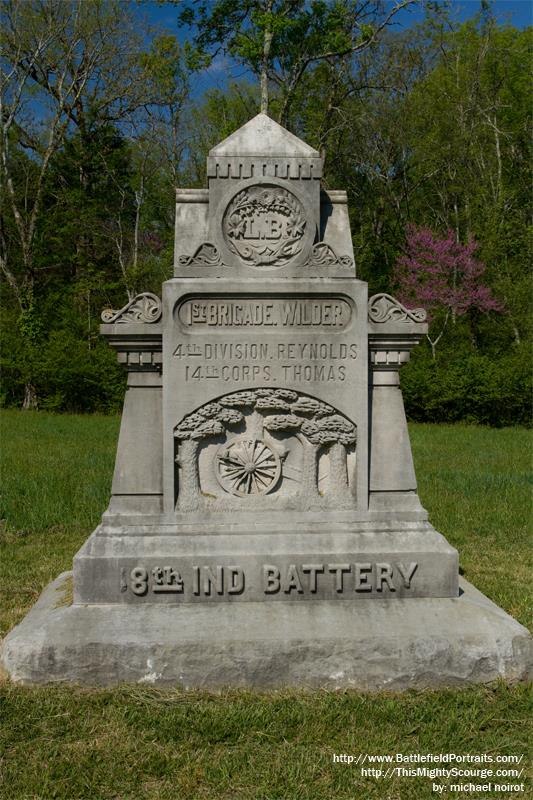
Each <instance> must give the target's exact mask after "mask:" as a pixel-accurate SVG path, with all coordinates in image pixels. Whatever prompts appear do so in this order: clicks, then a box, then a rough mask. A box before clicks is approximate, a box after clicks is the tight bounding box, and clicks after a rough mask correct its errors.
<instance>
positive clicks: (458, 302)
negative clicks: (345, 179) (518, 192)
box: [394, 225, 504, 358]
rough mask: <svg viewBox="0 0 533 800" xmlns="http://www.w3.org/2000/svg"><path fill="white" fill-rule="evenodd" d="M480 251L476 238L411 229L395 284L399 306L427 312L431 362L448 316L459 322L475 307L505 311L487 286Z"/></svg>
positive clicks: (425, 229)
mask: <svg viewBox="0 0 533 800" xmlns="http://www.w3.org/2000/svg"><path fill="white" fill-rule="evenodd" d="M477 248H478V244H477V242H476V241H475V240H474V239H471V240H470V241H469V242H468V244H461V243H460V242H457V241H456V238H455V234H454V233H453V231H451V230H449V231H448V233H447V234H446V236H444V237H441V238H438V237H437V236H435V234H434V233H433V231H431V230H430V229H429V228H419V227H417V226H416V225H409V226H408V227H407V242H406V248H405V252H404V254H403V255H402V256H400V258H398V260H397V261H396V264H395V267H394V280H395V283H396V285H397V286H398V292H397V295H398V299H399V300H400V302H401V303H403V304H404V305H405V306H406V307H407V308H413V307H415V306H422V307H423V308H425V309H426V310H427V312H428V320H429V322H430V332H429V334H428V337H427V338H428V341H429V343H430V345H431V352H432V354H433V358H435V350H436V347H437V344H438V343H439V341H440V340H441V338H442V336H443V334H444V331H445V330H446V326H447V325H448V322H449V320H450V318H451V319H452V321H454V322H455V318H456V316H461V315H462V314H466V313H467V312H468V311H471V310H473V309H477V310H478V311H482V312H485V313H487V312H489V311H497V312H501V311H503V310H504V309H503V305H502V304H501V303H500V302H499V301H498V300H496V298H495V297H493V295H492V292H491V290H490V288H489V287H488V286H485V285H484V283H483V273H484V272H485V265H484V264H483V263H482V262H481V261H478V259H476V258H475V252H476V250H477Z"/></svg>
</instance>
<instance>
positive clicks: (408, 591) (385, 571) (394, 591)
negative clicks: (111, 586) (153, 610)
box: [117, 555, 423, 602]
mask: <svg viewBox="0 0 533 800" xmlns="http://www.w3.org/2000/svg"><path fill="white" fill-rule="evenodd" d="M419 575H420V565H419V563H418V561H413V560H405V561H399V560H394V561H393V560H390V561H389V560H384V559H383V560H380V561H372V560H365V561H360V560H357V559H354V558H353V557H352V558H350V556H347V555H345V556H344V558H339V555H337V556H331V557H330V558H324V557H322V558H316V556H315V557H312V556H311V557H309V558H308V559H306V560H304V561H302V560H301V558H300V559H298V558H297V557H291V556H288V557H285V558H284V559H283V562H280V561H279V560H276V559H272V560H265V561H263V562H257V563H255V564H250V563H249V562H247V563H240V564H237V563H232V564H229V563H223V564H221V563H213V562H209V563H207V562H205V561H202V560H201V559H198V561H197V562H196V563H194V562H193V561H191V560H182V561H176V562H173V563H172V564H170V563H161V564H155V565H151V564H146V563H142V564H141V563H139V564H136V565H135V566H134V567H132V568H130V567H122V568H121V569H120V572H119V576H118V577H119V580H118V582H117V586H119V588H120V592H121V593H122V594H126V595H128V597H130V598H131V595H133V596H134V597H137V598H144V599H145V600H147V601H148V602H154V601H157V600H158V599H161V598H160V597H158V596H159V595H167V602H168V600H169V598H170V601H171V602H172V600H174V601H175V602H194V601H202V600H215V601H216V600H219V601H220V600H237V599H239V600H251V601H256V600H258V599H265V600H269V599H270V600H287V599H293V598H295V599H300V600H315V599H335V598H337V599H355V598H357V597H361V598H369V597H377V598H379V597H396V596H401V597H405V596H409V595H412V596H416V595H417V581H418V577H419ZM422 580H423V578H422Z"/></svg>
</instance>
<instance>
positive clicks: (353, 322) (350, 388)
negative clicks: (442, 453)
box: [163, 279, 367, 513]
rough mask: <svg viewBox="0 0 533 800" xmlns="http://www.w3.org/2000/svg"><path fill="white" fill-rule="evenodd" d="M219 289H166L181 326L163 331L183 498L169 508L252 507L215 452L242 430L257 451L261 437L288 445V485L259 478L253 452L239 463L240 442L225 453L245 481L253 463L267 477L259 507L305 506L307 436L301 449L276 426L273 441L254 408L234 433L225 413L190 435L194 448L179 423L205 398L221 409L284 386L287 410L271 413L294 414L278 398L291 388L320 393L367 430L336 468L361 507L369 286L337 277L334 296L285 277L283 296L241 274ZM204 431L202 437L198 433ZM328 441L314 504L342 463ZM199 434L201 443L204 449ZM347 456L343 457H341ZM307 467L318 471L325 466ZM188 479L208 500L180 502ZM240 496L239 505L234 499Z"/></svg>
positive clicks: (168, 489)
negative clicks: (224, 401) (233, 396)
mask: <svg viewBox="0 0 533 800" xmlns="http://www.w3.org/2000/svg"><path fill="white" fill-rule="evenodd" d="M219 286H220V284H219V283H218V282H217V280H216V279H211V280H209V281H196V280H194V279H190V280H189V281H187V282H186V283H185V285H184V283H183V282H182V281H179V282H178V281H169V282H167V284H165V307H166V313H167V314H168V315H169V316H170V317H171V318H172V319H173V321H174V325H168V326H167V327H166V328H165V332H164V368H163V370H164V375H165V381H164V387H163V397H164V401H163V402H164V409H165V412H164V413H165V422H164V424H165V433H164V446H165V447H166V452H165V467H164V469H165V497H166V498H168V497H169V496H170V497H173V498H174V503H173V505H172V504H171V503H170V502H168V506H167V509H166V510H167V511H168V512H174V511H183V512H187V513H197V511H198V508H199V507H202V508H203V507H204V506H209V508H211V506H212V505H213V504H215V505H216V507H217V510H219V511H221V512H222V511H224V510H229V509H230V505H231V502H233V503H234V502H239V503H241V505H242V502H243V501H244V500H246V498H243V499H240V493H239V491H232V489H231V487H230V486H229V484H230V483H231V481H230V480H229V476H226V477H227V479H225V470H226V468H222V466H221V465H220V464H219V463H218V462H219V461H220V454H218V455H217V452H218V451H217V450H216V448H215V444H216V446H221V445H224V444H226V445H228V443H229V442H230V440H231V439H232V438H233V437H234V436H237V435H238V436H241V437H242V441H243V442H245V441H248V442H249V443H250V444H249V447H252V445H251V442H253V441H254V440H255V439H256V438H258V439H259V440H261V441H262V442H263V443H264V444H265V445H266V446H268V447H270V448H272V445H273V441H272V436H273V437H274V439H276V438H277V439H279V440H280V441H279V442H277V444H276V446H277V447H278V449H279V457H280V458H281V459H282V474H281V477H280V478H279V480H276V470H274V471H273V473H272V475H269V474H265V475H263V474H262V473H261V475H260V476H258V477H257V476H256V473H257V472H258V471H257V469H255V467H254V470H253V471H252V462H253V459H252V458H250V459H249V462H250V463H248V461H247V460H246V459H244V461H243V464H244V467H243V466H242V465H241V464H240V463H233V461H239V458H241V456H242V458H241V460H243V458H244V456H243V455H242V452H241V450H242V447H240V449H239V448H238V447H237V445H235V446H234V448H233V449H231V448H230V450H229V451H228V452H226V450H224V448H222V450H221V451H220V452H221V453H222V452H224V457H226V458H227V463H228V464H229V466H227V470H229V471H230V472H231V477H232V479H235V481H242V482H244V478H243V476H242V475H241V472H240V471H239V470H241V471H242V468H244V469H245V470H250V474H252V472H253V475H254V476H256V477H257V480H260V479H261V481H263V482H264V486H263V485H261V486H260V487H258V488H257V494H258V496H259V499H258V500H257V501H254V502H255V504H256V509H257V513H261V512H262V511H266V508H267V506H268V504H270V505H271V506H272V505H274V506H276V507H278V506H279V507H282V506H283V507H289V506H291V507H292V505H294V504H295V503H296V499H295V495H296V494H298V491H297V486H299V485H303V483H302V481H304V474H306V473H305V470H306V469H307V466H306V465H307V461H306V460H305V459H304V453H307V450H308V448H307V445H306V444H305V441H303V439H302V436H300V439H301V442H300V444H298V441H296V440H297V439H298V437H297V433H294V434H292V438H291V435H290V433H289V431H288V429H287V431H285V429H283V432H280V433H276V432H273V433H272V436H271V435H270V433H269V434H268V435H266V434H265V435H261V436H259V434H257V433H256V428H258V427H261V426H260V425H259V421H258V420H257V418H256V416H255V415H254V413H252V412H253V409H252V408H250V409H248V408H247V409H245V412H244V420H242V421H241V423H239V425H237V426H236V427H235V429H234V430H233V429H231V430H229V431H228V430H226V428H225V427H224V429H223V430H222V428H220V425H218V424H217V418H216V415H215V416H213V417H212V419H210V422H209V425H208V427H207V428H206V429H205V433H206V436H203V433H202V435H201V432H200V431H198V432H196V433H193V432H191V433H190V439H191V441H190V443H187V442H188V439H183V436H182V435H181V433H180V437H181V438H179V439H178V440H176V438H175V434H176V426H178V425H179V424H180V421H181V420H183V419H185V418H186V417H189V416H190V415H191V414H193V415H194V413H195V411H196V410H198V409H200V407H204V406H205V404H206V403H208V404H209V403H211V402H212V403H213V404H214V405H213V408H216V403H217V402H218V400H219V399H220V398H222V397H225V396H226V395H228V394H229V393H232V392H238V391H239V390H252V391H255V390H261V391H263V392H264V393H266V394H265V397H266V396H267V395H270V394H272V393H273V392H274V394H275V397H274V396H273V399H272V400H271V401H269V402H271V403H274V401H275V402H276V403H279V404H280V406H283V408H282V409H281V411H279V412H277V411H276V409H275V408H274V407H272V408H271V409H269V411H268V413H269V414H270V415H274V416H275V414H276V413H281V414H289V411H288V410H287V408H285V406H284V404H283V403H281V402H280V400H279V399H278V394H276V393H280V392H283V391H284V390H289V392H292V393H294V392H295V391H296V392H297V393H298V392H300V393H304V394H306V395H311V396H313V397H315V398H316V399H317V401H323V402H324V403H325V404H327V405H329V406H330V407H332V408H333V409H336V411H331V412H330V413H331V414H336V413H340V414H341V415H344V416H345V417H346V418H347V419H348V420H350V421H351V424H353V426H354V430H357V431H359V434H358V437H357V446H356V449H357V456H355V444H351V445H350V446H351V447H352V451H350V449H349V447H348V445H346V446H347V447H348V451H347V462H346V464H345V463H344V461H343V463H342V464H340V461H339V466H338V469H339V472H340V474H341V476H342V478H343V480H344V473H345V472H346V470H348V475H347V480H348V484H349V488H350V496H349V497H347V498H345V500H344V501H343V503H344V505H343V507H347V506H348V505H350V504H351V507H353V506H354V503H355V504H357V503H358V502H359V499H360V502H361V505H362V504H363V503H364V502H365V501H364V498H365V497H366V484H367V469H366V466H365V465H366V458H367V456H366V452H367V442H366V440H367V436H366V433H365V432H364V431H366V405H367V370H366V358H367V337H366V313H367V312H366V302H367V298H366V285H364V284H362V283H360V282H357V281H344V280H343V281H340V280H339V281H338V282H336V283H335V285H334V286H332V288H333V289H334V291H332V292H330V293H329V292H328V293H326V292H324V288H323V285H322V286H321V285H320V284H317V285H316V287H315V286H313V287H312V288H311V287H309V285H306V286H305V290H304V291H302V288H303V287H302V285H301V284H300V283H298V282H296V281H291V282H287V283H284V290H283V292H279V291H274V292H273V291H272V284H271V281H261V282H258V284H257V292H256V293H254V294H251V293H250V292H249V291H248V292H242V288H243V287H242V285H241V284H238V283H236V282H235V281H224V290H225V291H224V292H220V293H219V292H218V291H217V290H218V288H219ZM280 397H281V395H280ZM265 402H266V400H265ZM290 402H293V401H292V400H291V401H290ZM289 405H290V403H289ZM256 410H257V409H256ZM202 413H203V412H202ZM289 416H290V414H289ZM283 421H285V422H287V424H288V423H289V422H291V421H292V422H293V423H294V425H296V422H294V420H291V419H288V420H285V419H284V420H283ZM274 422H276V423H277V422H279V424H281V422H282V420H279V421H277V420H274V421H273V422H272V424H274ZM202 424H203V423H202ZM268 424H270V421H268ZM224 425H225V423H224ZM285 427H286V426H285ZM208 428H209V431H211V434H210V435H211V436H213V437H216V436H218V437H219V439H218V440H216V441H215V440H213V442H212V444H210V443H209V442H208V440H207V438H206V437H207V433H208ZM219 428H220V430H219ZM211 429H212V430H211ZM180 430H181V429H180ZM202 431H204V429H203V428H202ZM298 435H299V434H298ZM302 435H303V434H302ZM196 436H198V437H200V438H198V439H196V438H195V437H196ZM328 436H329V433H328V434H326V433H324V434H323V437H322V438H323V439H324V442H323V445H322V450H320V452H318V453H316V459H315V460H316V470H317V475H314V472H313V478H312V480H311V478H305V480H309V481H310V482H311V483H312V484H313V486H314V485H315V477H316V479H317V481H318V490H317V493H316V497H315V498H314V500H313V503H314V504H315V505H317V504H318V505H320V504H321V503H323V502H325V500H323V499H322V497H323V495H322V493H323V492H324V487H325V485H326V484H327V483H328V481H329V480H330V479H329V478H328V474H329V472H330V471H332V470H333V471H334V470H336V469H337V460H336V455H335V451H334V450H333V449H331V448H332V443H331V442H330V441H329V439H328V441H327V442H326V439H327V438H328ZM330 438H331V437H330ZM195 441H197V442H200V441H201V442H202V443H201V444H198V445H194V442H195ZM175 442H177V443H176V445H175V446H174V443H175ZM241 444H242V443H241ZM243 446H244V445H243ZM298 448H299V450H298ZM193 451H194V455H193ZM234 451H235V452H234ZM189 452H190V454H191V455H189ZM340 455H342V456H343V458H344V454H343V453H342V454H340ZM265 458H266V453H265ZM217 459H218V460H217ZM194 460H196V462H197V464H198V470H199V477H195V475H194V474H193V473H192V472H191V473H189V471H188V465H189V462H191V464H192V463H194ZM274 461H275V458H274ZM244 462H246V463H244ZM176 465H177V466H176ZM309 469H312V470H315V466H312V467H309ZM176 470H177V471H178V476H176ZM227 470H226V471H227ZM189 476H190V484H191V490H190V492H191V498H192V496H193V494H196V496H199V497H200V503H199V504H198V502H192V500H188V499H187V500H186V502H185V501H183V497H182V500H178V494H179V493H180V491H182V493H183V486H184V485H185V484H186V485H187V486H188V483H187V481H185V484H184V479H185V478H187V479H188V478H189ZM193 484H194V485H193ZM246 485H247V484H246ZM254 485H255V484H254ZM180 486H181V490H180ZM239 486H241V484H240V483H239ZM194 487H196V488H194ZM221 487H222V488H221ZM259 489H261V491H259ZM221 492H224V493H225V495H226V500H225V505H224V507H222V505H221V504H220V503H219V500H218V499H217V498H219V495H220V493H221ZM241 494H242V492H241ZM246 494H248V493H246ZM212 497H214V498H215V500H213V499H212ZM231 497H234V498H235V500H234V501H231ZM332 497H333V495H332ZM202 498H203V499H202ZM230 501H231V502H230ZM166 502H167V501H166ZM298 503H299V505H298V507H299V508H300V506H301V508H302V510H303V508H304V505H303V501H302V502H300V499H298ZM291 504H292V505H291ZM330 505H331V504H330ZM226 506H227V509H226ZM263 506H264V508H263Z"/></svg>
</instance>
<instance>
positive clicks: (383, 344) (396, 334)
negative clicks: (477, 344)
mask: <svg viewBox="0 0 533 800" xmlns="http://www.w3.org/2000/svg"><path fill="white" fill-rule="evenodd" d="M368 305H369V336H368V350H369V373H370V374H369V389H370V426H369V427H370V475H369V510H370V511H394V512H415V513H416V515H417V516H419V515H421V516H423V518H424V519H425V518H427V514H426V512H425V510H424V509H423V508H422V505H421V504H420V500H419V497H418V493H417V484H416V476H415V469H414V464H413V456H412V453H411V444H410V441H409V432H408V430H407V420H406V417H405V409H404V404H403V396H402V390H401V387H400V368H401V366H402V365H403V364H406V363H407V362H408V361H409V357H410V351H411V349H412V348H413V347H414V346H415V345H416V344H418V342H419V341H420V340H421V338H422V336H423V335H424V334H425V333H426V332H427V324H426V323H425V313H424V312H422V310H421V309H417V310H415V311H409V310H407V309H406V308H404V307H403V306H402V305H401V304H400V303H399V302H398V301H397V300H395V299H394V298H392V297H390V296H389V295H375V296H374V297H372V298H371V299H370V300H369V304H368Z"/></svg>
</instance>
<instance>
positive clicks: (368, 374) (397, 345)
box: [2, 114, 531, 689]
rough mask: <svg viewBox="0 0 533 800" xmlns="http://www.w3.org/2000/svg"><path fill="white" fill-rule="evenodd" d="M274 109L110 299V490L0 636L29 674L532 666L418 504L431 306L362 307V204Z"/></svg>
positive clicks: (514, 671)
mask: <svg viewBox="0 0 533 800" xmlns="http://www.w3.org/2000/svg"><path fill="white" fill-rule="evenodd" d="M321 172H322V160H321V158H320V155H319V153H318V152H317V151H315V150H314V149H313V148H311V147H309V146H308V145H307V144H305V143H304V142H302V141H301V140H300V139H298V138H296V137H295V136H294V135H292V134H291V133H289V132H288V131H286V130H284V129H283V128H282V127H281V126H279V125H278V124H276V123H275V122H273V121H272V120H271V119H269V118H268V117H267V116H265V115H261V114H260V115H258V116H256V117H255V118H254V119H252V120H250V122H248V123H247V124H246V125H244V126H243V127H242V128H240V129H239V130H238V131H236V132H235V133H234V134H232V135H231V136H229V137H228V138H227V139H225V140H224V141H223V142H221V143H220V144H219V145H217V146H216V147H214V148H213V149H212V150H211V152H210V154H209V158H208V164H207V175H208V189H206V190H199V189H182V190H179V191H178V192H177V198H176V247H175V263H174V276H173V277H172V278H171V279H170V280H168V281H167V282H166V283H165V284H164V285H163V288H162V299H161V300H160V299H159V297H157V296H156V295H153V294H142V295H139V296H138V297H136V298H135V299H134V300H132V301H131V302H130V303H128V304H127V305H126V306H125V307H124V308H122V309H120V310H118V311H112V310H106V311H104V312H103V315H102V318H103V322H104V324H103V325H102V327H101V332H102V335H103V336H105V337H106V339H107V340H108V342H109V344H110V345H111V347H113V348H114V349H115V350H116V352H117V356H118V360H119V361H120V362H121V363H122V364H123V365H124V367H125V368H126V370H127V372H128V385H127V391H126V398H125V402H124V411H123V415H122V425H121V429H120V437H119V441H118V448H117V458H116V466H115V473H114V477H113V485H112V496H111V501H110V504H109V508H108V509H107V511H106V512H105V513H104V515H103V518H102V522H101V524H100V525H99V526H98V528H97V529H96V530H95V531H94V533H93V534H92V535H91V536H90V538H89V539H88V541H87V542H86V543H85V545H84V546H83V547H82V548H81V550H80V551H79V553H78V554H77V555H76V556H75V558H74V568H73V586H74V589H73V601H72V603H71V604H70V605H65V604H64V603H61V602H59V603H58V599H59V600H61V597H62V596H63V594H62V592H63V593H64V586H65V582H66V581H67V579H68V578H69V574H64V575H62V576H60V577H59V578H58V579H57V580H56V581H55V582H54V583H53V584H51V586H50V587H48V588H47V589H46V590H45V592H44V593H43V595H42V596H41V599H40V600H39V601H38V603H37V604H36V606H35V607H34V609H33V610H32V611H31V612H30V614H29V615H28V616H27V618H26V619H25V620H24V621H23V622H22V623H21V625H19V626H18V627H17V628H16V629H15V630H14V631H12V632H11V633H10V634H9V635H8V636H7V638H6V640H5V641H4V644H3V649H2V660H3V664H4V667H5V669H6V670H7V672H8V673H9V674H10V675H11V676H12V678H13V679H15V680H19V681H24V682H28V683H32V682H35V683H38V682H45V681H76V682H82V683H88V684H112V683H117V682H120V681H141V682H153V683H161V684H174V685H181V686H183V687H194V686H205V687H217V686H261V687H264V686H283V685H304V686H330V687H350V686H353V687H359V688H365V689H367V688H382V687H388V688H403V687H411V686H427V685H439V684H449V683H452V682H469V681H470V682H473V681H489V680H492V679H494V678H496V677H498V676H503V677H504V678H505V679H507V680H518V679H521V678H524V677H525V676H526V674H527V671H528V665H530V663H531V662H530V657H531V638H530V637H529V634H528V632H527V631H526V630H525V629H524V628H523V627H521V626H520V625H519V624H518V623H516V622H515V621H514V620H513V619H512V618H511V617H509V616H508V615H507V614H505V613H504V612H503V611H502V610H501V609H499V608H497V607H496V606H495V605H494V604H493V603H491V602H490V601H489V600H488V599H487V598H485V597H483V595H481V594H480V593H479V592H477V591H476V590H475V589H474V588H473V587H471V586H469V585H468V584H467V583H465V582H464V581H462V582H461V581H460V580H459V572H458V555H457V552H456V550H455V549H454V548H453V547H451V546H450V545H449V544H448V542H447V541H446V540H445V539H444V538H443V537H442V536H441V535H440V534H439V533H437V531H435V529H434V528H433V527H432V526H431V524H430V523H429V521H428V515H427V512H426V511H425V510H424V508H423V507H422V505H421V503H420V500H419V497H418V494H417V486H416V479H415V472H414V468H413V460H412V456H411V448H410V443H409V435H408V431H407V424H406V418H405V412H404V407H403V400H402V393H401V389H400V383H399V372H400V368H401V366H402V364H404V363H406V362H407V361H408V359H409V353H410V350H411V348H412V347H414V346H415V345H416V344H417V343H418V342H419V341H420V339H421V338H422V337H423V336H424V334H425V333H426V331H427V324H426V315H425V312H424V310H423V309H415V310H408V309H407V308H404V307H403V306H402V305H401V304H400V303H399V302H398V301H397V300H395V299H394V298H393V297H391V296H389V295H387V294H378V295H375V296H374V297H371V298H370V299H368V297H367V285H366V283H364V282H363V281H361V280H358V279H357V277H356V271H355V264H354V254H353V249H352V241H351V235H350V225H349V219H348V210H347V198H346V194H345V192H343V191H325V190H324V189H323V188H322V187H321V180H320V179H321Z"/></svg>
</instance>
